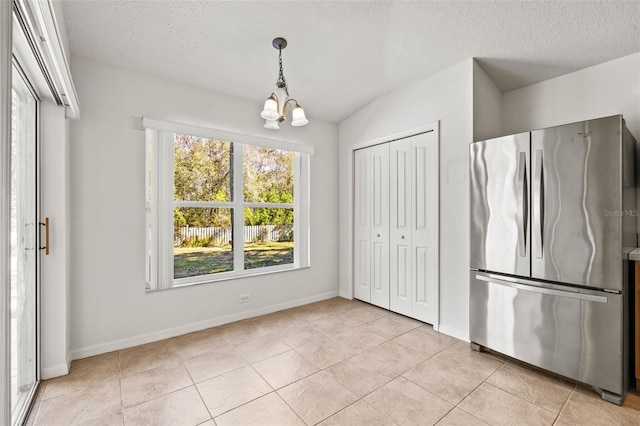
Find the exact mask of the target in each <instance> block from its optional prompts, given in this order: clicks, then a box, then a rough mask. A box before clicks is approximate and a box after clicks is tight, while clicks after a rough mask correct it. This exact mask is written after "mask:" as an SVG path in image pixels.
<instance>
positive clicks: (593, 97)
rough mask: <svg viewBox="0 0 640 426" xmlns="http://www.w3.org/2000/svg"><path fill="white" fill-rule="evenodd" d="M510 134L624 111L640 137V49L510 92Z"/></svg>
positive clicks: (506, 127) (505, 116)
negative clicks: (627, 54) (633, 52)
mask: <svg viewBox="0 0 640 426" xmlns="http://www.w3.org/2000/svg"><path fill="white" fill-rule="evenodd" d="M502 107H503V108H502V111H503V113H502V123H503V132H504V133H505V134H510V133H518V132H522V131H527V130H533V129H539V128H544V127H550V126H555V125H559V124H566V123H572V122H575V121H582V120H586V119H590V118H598V117H606V116H610V115H615V114H623V115H624V118H625V120H626V121H627V127H628V128H629V130H630V131H631V133H633V135H634V136H635V137H636V139H637V140H640V53H636V54H634V55H630V56H626V57H624V58H620V59H616V60H613V61H609V62H605V63H603V64H600V65H595V66H593V67H589V68H585V69H582V70H580V71H576V72H573V73H570V74H565V75H563V76H560V77H557V78H553V79H551V80H547V81H543V82H541V83H537V84H533V85H531V86H527V87H523V88H522V89H518V90H513V91H511V92H508V93H505V94H504V95H503V97H502Z"/></svg>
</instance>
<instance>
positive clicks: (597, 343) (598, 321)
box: [469, 271, 624, 394]
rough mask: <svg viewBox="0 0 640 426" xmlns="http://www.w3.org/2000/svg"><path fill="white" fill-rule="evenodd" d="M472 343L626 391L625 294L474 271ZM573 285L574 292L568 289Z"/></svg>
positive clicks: (472, 278) (471, 310)
mask: <svg viewBox="0 0 640 426" xmlns="http://www.w3.org/2000/svg"><path fill="white" fill-rule="evenodd" d="M470 278H471V279H470V283H471V286H470V302H471V303H470V312H469V325H470V329H469V330H470V338H471V341H472V342H475V343H478V344H480V345H482V346H485V347H487V348H490V349H493V350H495V351H498V352H501V353H503V354H505V355H508V356H511V357H513V358H516V359H519V360H522V361H524V362H527V363H529V364H532V365H535V366H538V367H541V368H543V369H546V370H550V371H553V372H555V373H557V374H560V375H563V376H566V377H569V378H572V379H575V380H578V381H581V382H584V383H587V384H590V385H593V386H596V387H599V388H601V389H604V390H606V391H609V392H612V393H615V394H622V393H623V365H624V364H623V340H622V339H623V332H622V330H623V296H622V295H621V294H610V293H604V292H598V291H590V290H582V291H580V292H579V293H578V292H576V291H578V290H576V289H571V288H568V287H564V288H563V287H562V286H557V285H548V286H545V287H535V286H532V285H528V284H530V283H532V281H529V280H521V279H515V278H512V277H504V276H501V275H497V274H484V273H480V272H477V271H471V277H470ZM565 289H569V290H570V291H566V290H565Z"/></svg>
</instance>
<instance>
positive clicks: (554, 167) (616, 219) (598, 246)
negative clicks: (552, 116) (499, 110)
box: [531, 117, 633, 291]
mask: <svg viewBox="0 0 640 426" xmlns="http://www.w3.org/2000/svg"><path fill="white" fill-rule="evenodd" d="M620 136H621V120H620V117H608V118H604V119H599V120H590V121H584V122H580V123H574V124H567V125H564V126H558V127H553V128H550V129H543V130H536V131H534V132H531V152H532V162H533V164H534V183H533V188H532V191H533V198H534V201H533V209H532V217H533V220H532V231H533V235H532V238H533V247H534V251H533V255H532V257H531V275H532V277H534V278H539V279H543V280H549V281H557V282H564V283H570V284H577V285H583V286H588V287H598V288H607V289H612V290H618V291H622V285H623V282H622V267H621V265H622V221H623V220H624V219H625V217H624V216H621V215H620V212H622V211H623V206H622V196H621V195H622V194H621V191H622V186H621V183H620V182H621V171H622V168H621V164H620V159H621V154H622V153H621V150H622V143H621V137H620ZM538 176H539V178H538ZM631 219H632V220H633V218H631Z"/></svg>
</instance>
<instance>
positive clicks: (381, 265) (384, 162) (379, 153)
mask: <svg viewBox="0 0 640 426" xmlns="http://www.w3.org/2000/svg"><path fill="white" fill-rule="evenodd" d="M368 150H370V151H371V171H372V176H371V303H372V304H374V305H377V306H380V307H381V308H386V309H389V144H388V143H385V144H382V145H376V146H373V147H371V148H368Z"/></svg>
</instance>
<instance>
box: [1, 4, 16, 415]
mask: <svg viewBox="0 0 640 426" xmlns="http://www.w3.org/2000/svg"><path fill="white" fill-rule="evenodd" d="M12 39H13V2H12V1H0V271H2V272H0V341H2V342H3V345H2V347H3V350H0V423H2V424H10V423H11V347H10V346H11V345H7V344H4V343H6V342H8V339H9V336H10V332H11V329H10V327H11V309H10V300H11V293H10V292H11V272H10V270H9V253H10V241H11V239H10V233H9V228H10V221H11V213H10V206H11V190H10V189H11V152H10V150H11V73H12V69H11V67H12V63H11V61H12V49H13V41H12Z"/></svg>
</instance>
